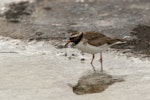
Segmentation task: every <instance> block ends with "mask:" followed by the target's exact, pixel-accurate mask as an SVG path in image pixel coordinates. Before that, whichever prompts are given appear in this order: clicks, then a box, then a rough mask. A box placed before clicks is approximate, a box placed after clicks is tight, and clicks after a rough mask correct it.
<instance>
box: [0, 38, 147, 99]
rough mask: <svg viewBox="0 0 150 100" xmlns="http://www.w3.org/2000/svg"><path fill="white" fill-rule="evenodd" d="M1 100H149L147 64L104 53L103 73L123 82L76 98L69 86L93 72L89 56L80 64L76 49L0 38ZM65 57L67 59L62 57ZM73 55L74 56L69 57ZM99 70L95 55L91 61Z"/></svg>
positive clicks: (120, 55) (113, 53)
mask: <svg viewBox="0 0 150 100" xmlns="http://www.w3.org/2000/svg"><path fill="white" fill-rule="evenodd" d="M0 52H1V53H0V68H1V70H0V98H1V99H2V100H60V99H61V100H87V99H88V100H99V99H101V100H149V99H150V96H149V94H150V84H149V83H150V73H149V72H150V67H149V65H150V61H149V60H146V59H145V60H140V59H139V58H134V57H130V58H127V57H126V56H125V55H122V54H121V53H116V52H114V51H109V52H105V53H103V59H104V70H105V72H106V73H108V74H111V75H117V76H123V77H124V79H125V81H123V82H119V83H115V84H113V85H111V86H109V87H108V88H107V89H106V90H105V91H103V92H102V93H95V94H87V95H80V96H79V95H76V94H74V93H73V91H72V88H70V87H69V86H68V83H69V84H77V81H78V80H79V79H80V78H81V77H82V76H83V75H85V74H87V73H89V72H92V67H91V66H90V60H91V55H89V54H85V55H84V58H85V61H84V62H82V63H81V61H80V58H82V56H81V55H80V52H79V51H78V50H76V49H71V48H67V49H56V48H55V47H54V46H52V45H50V43H46V42H36V41H32V42H23V41H20V40H12V39H10V38H3V37H2V38H0ZM64 52H66V53H67V56H65V55H64ZM72 54H76V56H71V55H72ZM94 65H95V67H96V69H97V70H100V64H99V62H98V55H96V59H95V61H94Z"/></svg>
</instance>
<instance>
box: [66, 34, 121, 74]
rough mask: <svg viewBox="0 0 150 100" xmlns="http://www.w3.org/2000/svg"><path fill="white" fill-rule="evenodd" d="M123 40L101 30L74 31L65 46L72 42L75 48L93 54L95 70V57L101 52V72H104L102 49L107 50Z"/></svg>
mask: <svg viewBox="0 0 150 100" xmlns="http://www.w3.org/2000/svg"><path fill="white" fill-rule="evenodd" d="M122 42H123V40H121V39H116V38H111V37H108V36H106V35H104V34H102V33H100V32H95V31H90V32H73V33H71V35H70V36H69V39H68V41H67V43H66V44H65V46H67V45H68V44H69V43H72V44H73V45H74V47H75V48H77V49H79V50H81V51H83V52H85V53H89V54H92V59H91V65H92V68H93V70H94V71H96V70H95V67H94V65H93V60H94V58H95V54H97V53H100V59H99V61H100V64H101V72H102V73H103V58H102V51H105V50H107V49H108V48H109V47H110V46H112V45H115V44H118V43H122Z"/></svg>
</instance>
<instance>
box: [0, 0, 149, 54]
mask: <svg viewBox="0 0 150 100" xmlns="http://www.w3.org/2000/svg"><path fill="white" fill-rule="evenodd" d="M149 7H150V1H149V0H135V1H131V0H123V1H120V0H112V1H109V0H86V1H84V0H83V1H80V0H79V1H76V0H69V1H68V0H61V1H58V0H33V1H22V2H18V3H10V4H7V5H6V6H4V7H3V8H5V9H3V10H1V17H0V26H1V27H0V35H3V36H7V37H12V38H15V39H27V40H29V41H32V40H38V41H43V40H44V41H45V40H46V41H47V40H48V41H49V40H50V41H51V40H57V41H59V42H60V43H62V41H63V40H64V39H66V38H68V35H69V33H70V32H74V31H97V32H102V33H104V34H105V35H107V36H110V37H115V38H120V39H123V38H125V37H130V41H128V42H127V44H124V45H121V46H115V48H118V49H120V48H123V49H131V51H129V52H134V53H135V54H138V53H140V54H141V53H142V54H148V55H149V46H148V45H149V39H148V37H147V36H148V28H149V26H150V25H149V18H150V13H149V12H150V8H149ZM143 34H145V35H144V36H143ZM134 37H136V39H135V38H134ZM132 39H133V40H132ZM59 47H60V48H63V47H62V46H58V48H59Z"/></svg>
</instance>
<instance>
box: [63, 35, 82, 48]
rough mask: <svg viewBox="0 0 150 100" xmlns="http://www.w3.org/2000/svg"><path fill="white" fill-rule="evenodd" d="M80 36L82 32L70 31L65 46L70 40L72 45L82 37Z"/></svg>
mask: <svg viewBox="0 0 150 100" xmlns="http://www.w3.org/2000/svg"><path fill="white" fill-rule="evenodd" d="M82 37H83V32H76V33H72V34H71V35H70V37H69V40H68V41H67V43H66V44H65V46H67V45H68V44H69V43H70V42H72V43H73V44H74V45H76V44H78V43H79V42H80V40H81V39H82Z"/></svg>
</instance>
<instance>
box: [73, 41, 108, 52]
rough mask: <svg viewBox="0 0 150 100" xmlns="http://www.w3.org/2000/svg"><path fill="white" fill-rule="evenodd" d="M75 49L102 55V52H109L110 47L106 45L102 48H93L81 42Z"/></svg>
mask: <svg viewBox="0 0 150 100" xmlns="http://www.w3.org/2000/svg"><path fill="white" fill-rule="evenodd" d="M75 47H76V48H78V49H79V50H81V51H83V52H86V53H91V54H96V53H100V52H102V51H105V50H107V49H108V48H109V47H110V46H109V45H107V44H104V45H101V46H92V45H90V44H88V43H86V44H85V43H83V42H82V41H81V42H79V43H78V44H77V45H76V46H75Z"/></svg>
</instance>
